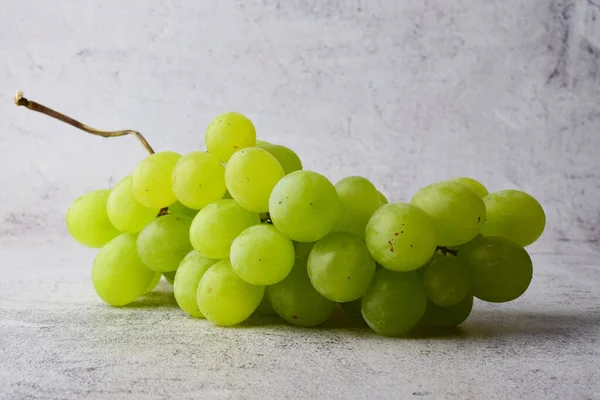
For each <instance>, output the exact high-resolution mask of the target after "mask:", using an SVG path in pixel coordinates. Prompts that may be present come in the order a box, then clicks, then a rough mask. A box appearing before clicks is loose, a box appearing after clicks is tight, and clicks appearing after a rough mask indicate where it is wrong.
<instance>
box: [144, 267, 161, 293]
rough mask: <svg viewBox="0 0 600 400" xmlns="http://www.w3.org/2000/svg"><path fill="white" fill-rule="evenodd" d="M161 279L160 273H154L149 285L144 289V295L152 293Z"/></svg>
mask: <svg viewBox="0 0 600 400" xmlns="http://www.w3.org/2000/svg"><path fill="white" fill-rule="evenodd" d="M161 277H162V274H161V273H160V272H156V273H155V274H154V278H152V282H150V284H149V285H148V289H146V293H149V292H151V291H153V290H154V289H156V287H157V286H158V283H159V282H160V278H161Z"/></svg>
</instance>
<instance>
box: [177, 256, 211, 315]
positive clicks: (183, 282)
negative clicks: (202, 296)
mask: <svg viewBox="0 0 600 400" xmlns="http://www.w3.org/2000/svg"><path fill="white" fill-rule="evenodd" d="M216 262H217V260H213V259H212V258H206V257H204V255H203V254H202V253H200V252H199V251H197V250H192V251H190V252H189V253H188V254H187V255H186V256H185V257H184V258H183V260H182V261H181V264H179V268H177V273H176V274H175V280H174V282H173V295H175V301H177V304H178V305H179V307H180V308H181V309H182V310H183V311H185V312H186V313H188V314H189V315H191V316H192V317H196V318H204V316H203V315H202V313H201V312H200V310H199V309H198V298H197V297H196V296H197V294H198V285H199V284H200V279H202V277H203V276H204V274H205V273H206V271H207V270H208V269H209V268H210V267H211V266H212V265H214V264H215V263H216Z"/></svg>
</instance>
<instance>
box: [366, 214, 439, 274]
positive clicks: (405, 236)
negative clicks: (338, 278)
mask: <svg viewBox="0 0 600 400" xmlns="http://www.w3.org/2000/svg"><path fill="white" fill-rule="evenodd" d="M365 239H366V242H367V247H368V248H369V251H370V252H371V255H372V256H373V258H375V260H376V261H377V262H378V263H379V264H381V265H382V266H383V267H385V268H387V269H389V270H393V271H411V270H414V269H417V268H419V267H421V266H423V265H425V263H427V261H429V259H430V258H431V257H432V256H433V253H434V252H435V248H436V243H437V238H436V230H435V224H434V223H433V221H432V220H431V218H430V217H429V216H428V215H427V214H425V212H423V211H422V210H421V209H419V208H417V207H415V206H412V205H410V204H407V203H391V204H385V205H383V206H381V207H380V208H379V209H377V211H375V213H374V214H373V216H372V217H371V219H370V220H369V223H368V224H367V229H366V234H365Z"/></svg>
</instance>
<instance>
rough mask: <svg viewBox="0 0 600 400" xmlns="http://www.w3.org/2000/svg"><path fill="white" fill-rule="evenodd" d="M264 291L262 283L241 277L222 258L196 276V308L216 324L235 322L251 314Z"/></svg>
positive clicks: (237, 322)
mask: <svg viewBox="0 0 600 400" xmlns="http://www.w3.org/2000/svg"><path fill="white" fill-rule="evenodd" d="M264 294H265V287H264V286H255V285H251V284H249V283H248V282H246V281H244V280H243V279H242V278H240V277H239V276H237V274H236V273H235V271H234V270H233V268H231V263H230V262H229V260H227V259H225V260H221V261H218V262H217V263H216V264H214V265H213V266H212V267H210V268H209V269H208V271H206V272H205V273H204V276H203V277H202V279H200V284H199V286H198V293H197V298H198V308H199V309H200V312H201V313H202V314H203V315H204V317H205V318H206V319H208V320H209V321H211V322H213V323H215V324H216V325H220V326H231V325H236V324H239V323H240V322H243V321H245V320H246V319H247V318H248V317H249V316H250V315H252V313H253V312H254V311H255V310H256V309H257V308H258V306H259V304H260V303H261V302H262V299H263V296H264Z"/></svg>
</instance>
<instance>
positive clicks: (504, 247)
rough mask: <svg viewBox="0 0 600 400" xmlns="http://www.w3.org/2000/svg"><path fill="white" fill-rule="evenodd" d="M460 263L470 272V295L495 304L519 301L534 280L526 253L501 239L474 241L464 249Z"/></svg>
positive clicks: (461, 251)
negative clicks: (532, 279) (517, 299)
mask: <svg viewBox="0 0 600 400" xmlns="http://www.w3.org/2000/svg"><path fill="white" fill-rule="evenodd" d="M457 259H458V261H459V262H460V263H462V264H463V265H464V266H465V267H466V268H467V273H468V277H469V290H470V292H471V293H472V294H473V295H474V296H475V297H477V298H479V299H481V300H484V301H489V302H492V303H502V302H506V301H511V300H514V299H516V298H518V297H520V296H521V295H522V294H523V293H525V291H526V290H527V288H528V287H529V284H530V283H531V278H532V276H533V264H532V262H531V258H530V257H529V254H527V251H525V249H523V247H521V246H519V245H518V244H516V243H514V242H512V241H510V240H508V239H505V238H502V237H484V238H481V239H478V240H475V241H473V242H472V243H469V244H467V245H465V246H463V247H461V249H460V250H459V252H458V256H457Z"/></svg>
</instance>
